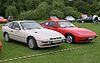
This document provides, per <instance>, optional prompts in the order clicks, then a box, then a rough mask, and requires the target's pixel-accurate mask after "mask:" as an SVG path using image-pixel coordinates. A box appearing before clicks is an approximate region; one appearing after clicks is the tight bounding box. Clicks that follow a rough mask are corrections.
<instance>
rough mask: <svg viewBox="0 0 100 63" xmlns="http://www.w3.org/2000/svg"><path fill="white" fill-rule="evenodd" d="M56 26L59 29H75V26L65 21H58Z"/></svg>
mask: <svg viewBox="0 0 100 63" xmlns="http://www.w3.org/2000/svg"><path fill="white" fill-rule="evenodd" d="M58 24H59V25H60V27H62V28H63V27H75V25H73V24H72V23H71V22H67V21H59V22H58Z"/></svg>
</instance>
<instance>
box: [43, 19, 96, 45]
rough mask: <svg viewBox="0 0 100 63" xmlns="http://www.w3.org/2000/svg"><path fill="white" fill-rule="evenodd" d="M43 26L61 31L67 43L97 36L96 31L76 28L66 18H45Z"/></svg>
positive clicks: (84, 40) (85, 40)
mask: <svg viewBox="0 0 100 63" xmlns="http://www.w3.org/2000/svg"><path fill="white" fill-rule="evenodd" d="M41 25H42V26H43V27H45V28H47V29H51V30H55V31H57V32H60V33H62V34H63V35H64V36H65V38H66V42H68V43H83V42H91V41H92V40H93V39H95V38H96V37H97V35H96V33H95V32H93V31H91V30H89V29H85V28H78V27H76V26H75V25H73V24H72V23H71V22H68V21H66V20H47V21H46V22H44V23H42V24H41Z"/></svg>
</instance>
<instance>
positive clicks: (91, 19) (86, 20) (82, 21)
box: [76, 17, 93, 23]
mask: <svg viewBox="0 0 100 63" xmlns="http://www.w3.org/2000/svg"><path fill="white" fill-rule="evenodd" d="M76 21H77V22H79V23H84V22H90V23H92V22H93V18H92V17H86V18H79V19H77V20H76Z"/></svg>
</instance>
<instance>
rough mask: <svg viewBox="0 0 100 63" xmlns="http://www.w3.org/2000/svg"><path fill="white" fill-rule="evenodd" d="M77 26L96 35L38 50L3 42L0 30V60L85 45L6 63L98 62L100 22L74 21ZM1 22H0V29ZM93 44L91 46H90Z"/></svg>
mask: <svg viewBox="0 0 100 63" xmlns="http://www.w3.org/2000/svg"><path fill="white" fill-rule="evenodd" d="M74 24H75V25H76V26H78V27H84V28H87V29H91V30H93V31H95V32H96V33H97V35H98V37H97V38H96V39H95V40H93V41H92V42H91V43H83V44H66V43H63V44H62V45H61V46H60V47H56V48H45V49H38V50H31V49H29V48H28V47H27V45H26V44H23V43H20V42H17V41H11V42H5V41H4V39H3V37H2V31H0V40H1V41H2V43H3V48H2V51H1V52H0V60H4V59H10V58H15V57H19V56H27V55H33V54H40V53H45V52H50V51H56V50H62V49H65V48H73V47H74V48H75V47H78V46H87V47H85V48H79V49H76V50H66V51H63V52H58V53H53V54H49V55H42V56H37V57H31V58H27V59H18V60H14V61H8V62H7V63H99V62H100V60H99V59H100V54H99V53H100V46H99V45H100V43H99V42H100V39H99V38H100V28H99V27H100V23H99V25H94V24H92V23H74ZM2 25H3V24H0V30H1V27H2ZM91 45H93V46H91Z"/></svg>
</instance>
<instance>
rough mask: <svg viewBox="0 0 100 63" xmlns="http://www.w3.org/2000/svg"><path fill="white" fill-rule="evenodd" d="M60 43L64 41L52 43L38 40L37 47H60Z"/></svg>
mask: <svg viewBox="0 0 100 63" xmlns="http://www.w3.org/2000/svg"><path fill="white" fill-rule="evenodd" d="M62 42H64V39H63V40H53V41H51V40H49V41H40V40H38V41H37V45H38V47H40V48H45V47H55V46H59V45H61V43H62Z"/></svg>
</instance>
